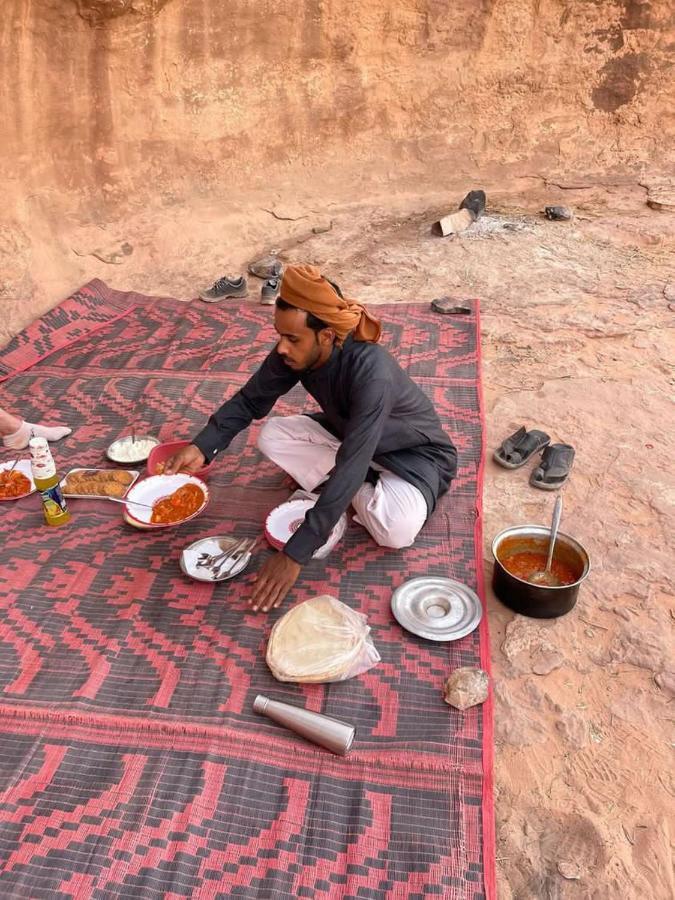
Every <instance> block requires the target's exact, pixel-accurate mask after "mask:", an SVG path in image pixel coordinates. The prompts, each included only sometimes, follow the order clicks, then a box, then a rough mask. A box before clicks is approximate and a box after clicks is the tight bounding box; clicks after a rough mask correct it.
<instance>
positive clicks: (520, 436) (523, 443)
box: [492, 426, 551, 469]
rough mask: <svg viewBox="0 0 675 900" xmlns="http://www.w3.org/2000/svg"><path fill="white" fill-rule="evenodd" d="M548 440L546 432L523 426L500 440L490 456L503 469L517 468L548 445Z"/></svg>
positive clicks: (549, 440)
mask: <svg viewBox="0 0 675 900" xmlns="http://www.w3.org/2000/svg"><path fill="white" fill-rule="evenodd" d="M550 442H551V438H550V437H549V436H548V435H547V434H546V432H544V431H537V430H536V429H533V430H532V431H528V430H527V429H526V428H525V426H523V427H522V428H519V429H518V431H514V432H513V434H512V435H511V436H510V437H507V438H506V440H505V441H502V443H501V445H500V446H499V447H498V448H497V449H496V450H495V452H494V453H493V455H492V458H493V459H494V461H495V462H496V463H499V465H500V466H504V468H505V469H519V468H520V467H521V466H524V465H525V463H526V462H527V461H528V459H529V458H530V457H531V456H533V455H534V454H535V453H538V452H539V451H540V450H542V449H543V448H544V447H546V446H548V444H549V443H550Z"/></svg>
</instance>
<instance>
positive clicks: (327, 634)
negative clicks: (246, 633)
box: [267, 594, 380, 683]
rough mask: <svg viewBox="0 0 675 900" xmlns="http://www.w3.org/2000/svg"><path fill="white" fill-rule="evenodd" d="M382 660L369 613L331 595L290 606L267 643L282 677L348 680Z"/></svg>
mask: <svg viewBox="0 0 675 900" xmlns="http://www.w3.org/2000/svg"><path fill="white" fill-rule="evenodd" d="M379 661H380V654H379V653H378V652H377V650H376V649H375V645H374V644H373V642H372V639H371V637H370V628H369V626H368V620H367V619H366V617H365V616H364V615H363V614H362V613H358V612H355V611H354V610H353V609H351V608H350V607H349V606H346V605H345V604H344V603H341V602H340V601H339V600H338V599H337V598H335V597H330V596H328V595H327V594H324V595H322V596H321V597H314V598H313V599H312V600H305V601H304V603H300V604H298V606H294V607H293V609H291V610H289V611H288V612H287V613H286V615H285V616H283V617H282V618H281V619H279V621H278V622H277V623H276V625H275V626H274V628H273V629H272V633H271V634H270V639H269V642H268V644H267V665H268V666H269V667H270V669H271V671H272V674H273V675H274V677H275V678H276V679H277V681H295V682H314V683H321V682H329V681H346V680H347V679H348V678H353V677H354V676H355V675H360V674H361V673H362V672H366V671H368V669H371V668H372V667H373V666H374V665H376V663H378V662H379Z"/></svg>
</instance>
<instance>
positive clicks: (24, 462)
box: [0, 459, 35, 500]
mask: <svg viewBox="0 0 675 900" xmlns="http://www.w3.org/2000/svg"><path fill="white" fill-rule="evenodd" d="M14 463H15V460H13V459H10V460H9V462H4V463H1V464H0V472H6V471H7V470H8V469H11V468H12V466H14ZM14 471H15V472H21V474H22V475H25V476H26V478H27V479H28V480H29V481H30V490H29V491H26V493H25V494H19V496H18V497H0V500H20V499H21V498H22V497H28V495H29V494H32V493H33V491H34V490H35V482H34V481H33V473H32V471H31V466H30V460H29V459H20V460H19V461H18V463H17V464H16V465H15V466H14Z"/></svg>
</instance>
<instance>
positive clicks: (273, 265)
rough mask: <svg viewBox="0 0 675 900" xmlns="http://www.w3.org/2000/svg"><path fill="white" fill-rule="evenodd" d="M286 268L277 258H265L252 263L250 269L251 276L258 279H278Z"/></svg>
mask: <svg viewBox="0 0 675 900" xmlns="http://www.w3.org/2000/svg"><path fill="white" fill-rule="evenodd" d="M283 268H284V264H283V263H282V262H281V260H280V259H277V258H276V256H263V257H262V258H261V259H257V260H256V261H255V262H252V263H251V264H250V266H249V267H248V270H249V272H250V273H251V275H255V276H256V277H257V278H278V277H279V276H280V275H281V273H282V271H283Z"/></svg>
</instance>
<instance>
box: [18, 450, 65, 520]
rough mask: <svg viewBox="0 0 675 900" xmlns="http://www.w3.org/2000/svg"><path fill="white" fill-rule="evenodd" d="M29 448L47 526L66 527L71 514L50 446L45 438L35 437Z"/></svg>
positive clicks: (34, 479)
mask: <svg viewBox="0 0 675 900" xmlns="http://www.w3.org/2000/svg"><path fill="white" fill-rule="evenodd" d="M28 447H29V448H30V455H31V469H32V473H33V481H34V482H35V487H36V488H37V489H38V491H39V492H40V494H41V495H42V511H43V512H44V515H45V525H65V524H66V522H70V513H69V512H68V507H67V505H66V501H65V498H64V496H63V491H62V490H61V485H60V484H59V476H58V475H57V473H56V466H55V465H54V459H53V457H52V453H51V450H50V449H49V444H48V443H47V441H46V439H45V438H43V437H34V438H31V439H30V441H29V443H28Z"/></svg>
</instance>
